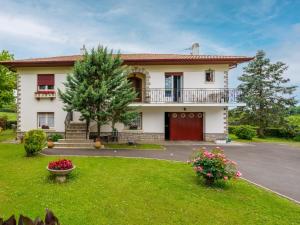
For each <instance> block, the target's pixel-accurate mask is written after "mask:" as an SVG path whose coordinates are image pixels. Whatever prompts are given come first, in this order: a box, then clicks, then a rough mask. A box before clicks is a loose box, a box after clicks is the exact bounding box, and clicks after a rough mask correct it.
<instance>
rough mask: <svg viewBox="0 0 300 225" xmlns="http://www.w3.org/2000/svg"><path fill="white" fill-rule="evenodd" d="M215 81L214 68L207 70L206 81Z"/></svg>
mask: <svg viewBox="0 0 300 225" xmlns="http://www.w3.org/2000/svg"><path fill="white" fill-rule="evenodd" d="M214 81H215V73H214V71H213V70H211V69H209V70H206V71H205V82H207V83H211V82H214Z"/></svg>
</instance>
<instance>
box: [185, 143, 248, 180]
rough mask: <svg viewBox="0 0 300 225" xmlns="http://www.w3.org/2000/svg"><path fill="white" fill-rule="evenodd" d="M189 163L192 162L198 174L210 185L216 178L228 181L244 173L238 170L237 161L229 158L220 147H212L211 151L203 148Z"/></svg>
mask: <svg viewBox="0 0 300 225" xmlns="http://www.w3.org/2000/svg"><path fill="white" fill-rule="evenodd" d="M189 163H191V164H192V166H193V168H194V170H195V172H196V174H197V176H199V177H203V178H204V179H205V181H206V184H208V185H211V184H213V183H214V182H215V181H216V180H225V181H227V180H229V179H231V178H237V177H240V176H241V175H242V174H241V172H240V171H238V170H237V163H236V162H234V161H232V160H230V159H228V158H227V157H226V156H225V154H224V151H223V150H222V149H221V148H219V147H216V148H214V149H212V151H211V152H209V151H207V150H206V148H202V149H201V150H200V151H199V152H197V153H196V156H195V158H194V159H193V160H191V161H189Z"/></svg>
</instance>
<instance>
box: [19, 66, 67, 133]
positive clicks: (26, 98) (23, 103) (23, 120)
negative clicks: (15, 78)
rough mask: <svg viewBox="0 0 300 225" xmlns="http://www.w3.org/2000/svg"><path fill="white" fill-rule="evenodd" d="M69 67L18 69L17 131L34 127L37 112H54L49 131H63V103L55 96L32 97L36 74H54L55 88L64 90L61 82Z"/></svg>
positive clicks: (35, 85)
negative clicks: (52, 98) (52, 123)
mask: <svg viewBox="0 0 300 225" xmlns="http://www.w3.org/2000/svg"><path fill="white" fill-rule="evenodd" d="M69 71H70V68H24V69H19V70H18V73H19V77H20V81H19V82H20V87H19V88H18V94H17V96H18V112H19V113H18V114H19V116H18V117H19V118H18V119H19V120H20V121H19V123H18V128H19V132H24V131H28V130H30V129H36V128H37V127H38V124H37V113H38V112H54V129H53V130H49V132H64V131H65V125H64V121H65V117H66V112H65V111H64V110H63V103H62V102H61V101H60V100H59V97H58V96H56V98H55V99H54V100H50V99H40V100H37V99H36V98H35V97H34V93H35V92H36V91H37V74H47V73H48V74H49V73H54V74H55V90H56V91H57V89H58V88H59V89H61V90H64V85H63V82H64V81H65V80H66V75H67V73H68V72H69Z"/></svg>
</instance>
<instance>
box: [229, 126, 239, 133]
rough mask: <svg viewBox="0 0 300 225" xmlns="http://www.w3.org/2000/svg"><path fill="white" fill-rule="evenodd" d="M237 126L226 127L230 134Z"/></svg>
mask: <svg viewBox="0 0 300 225" xmlns="http://www.w3.org/2000/svg"><path fill="white" fill-rule="evenodd" d="M237 127H238V126H229V127H228V132H229V133H230V134H235V129H236V128H237Z"/></svg>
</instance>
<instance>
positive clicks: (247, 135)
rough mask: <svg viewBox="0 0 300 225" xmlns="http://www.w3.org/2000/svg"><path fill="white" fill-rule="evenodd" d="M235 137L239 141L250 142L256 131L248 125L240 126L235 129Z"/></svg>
mask: <svg viewBox="0 0 300 225" xmlns="http://www.w3.org/2000/svg"><path fill="white" fill-rule="evenodd" d="M235 135H236V136H237V137H238V138H240V139H246V140H252V138H254V137H255V135H256V130H255V129H254V128H253V127H252V126H249V125H241V126H237V127H236V128H235Z"/></svg>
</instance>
